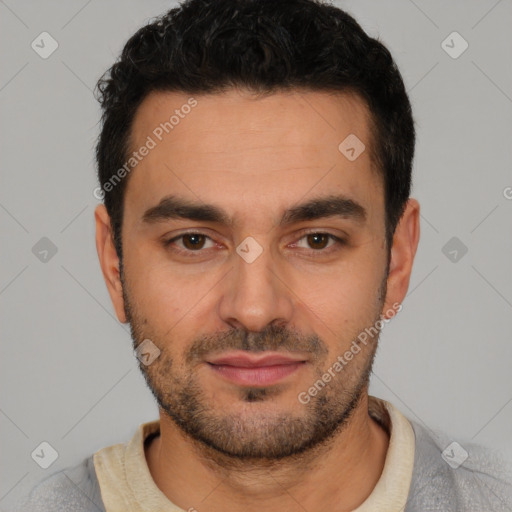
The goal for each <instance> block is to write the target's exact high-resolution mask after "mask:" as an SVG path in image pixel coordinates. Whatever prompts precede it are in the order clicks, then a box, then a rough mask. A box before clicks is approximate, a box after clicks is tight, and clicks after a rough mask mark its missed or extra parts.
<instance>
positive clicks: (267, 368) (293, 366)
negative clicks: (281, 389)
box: [207, 352, 306, 386]
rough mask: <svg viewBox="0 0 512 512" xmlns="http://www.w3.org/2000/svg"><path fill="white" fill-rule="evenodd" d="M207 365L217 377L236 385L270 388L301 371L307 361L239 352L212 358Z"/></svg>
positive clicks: (282, 356) (280, 355)
mask: <svg viewBox="0 0 512 512" xmlns="http://www.w3.org/2000/svg"><path fill="white" fill-rule="evenodd" d="M207 363H208V364H209V366H210V367H211V368H212V370H213V371H215V372H216V374H217V375H219V376H220V377H222V378H224V379H227V380H229V381H231V382H233V383H235V384H239V385H246V386H269V385H272V384H275V383H277V382H278V381H280V380H282V379H284V378H285V377H287V376H288V375H290V374H292V373H294V372H296V371H297V370H299V369H300V368H301V367H302V366H304V365H305V363H306V361H305V360H304V359H301V358H299V357H292V356H288V355H284V354H277V353H274V354H262V355H259V356H255V355H254V354H247V353H243V352H238V353H231V354H226V355H223V356H220V357H217V358H212V359H210V360H209V361H207Z"/></svg>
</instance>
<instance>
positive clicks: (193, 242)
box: [181, 233, 208, 251]
mask: <svg viewBox="0 0 512 512" xmlns="http://www.w3.org/2000/svg"><path fill="white" fill-rule="evenodd" d="M181 238H182V239H183V246H184V247H185V248H187V249H190V250H191V251H194V250H197V249H202V248H203V246H204V244H205V241H206V238H208V237H206V236H205V235H201V234H200V233H190V234H186V235H182V237H181Z"/></svg>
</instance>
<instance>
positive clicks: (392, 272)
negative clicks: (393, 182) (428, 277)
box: [383, 198, 420, 318]
mask: <svg viewBox="0 0 512 512" xmlns="http://www.w3.org/2000/svg"><path fill="white" fill-rule="evenodd" d="M419 239H420V205H419V203H418V201H416V199H412V198H410V199H409V200H408V201H407V204H406V207H405V211H404V213H403V215H402V217H401V219H400V222H399V223H398V225H397V227H396V230H395V233H394V235H393V246H392V248H391V259H390V262H389V274H388V279H387V292H386V300H385V303H384V308H383V311H396V304H397V303H398V304H401V303H402V301H403V300H404V298H405V295H406V293H407V290H408V288H409V280H410V277H411V272H412V264H413V262H414V256H415V255H416V249H417V248H418V242H419ZM393 305H395V307H393ZM383 315H384V317H385V318H389V316H388V315H386V314H385V313H383Z"/></svg>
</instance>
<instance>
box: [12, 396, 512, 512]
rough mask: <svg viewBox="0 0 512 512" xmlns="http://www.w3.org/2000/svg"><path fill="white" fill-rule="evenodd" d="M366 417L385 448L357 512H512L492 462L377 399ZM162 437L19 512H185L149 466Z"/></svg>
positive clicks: (110, 454)
mask: <svg viewBox="0 0 512 512" xmlns="http://www.w3.org/2000/svg"><path fill="white" fill-rule="evenodd" d="M369 413H370V415H371V416H372V418H373V419H374V420H375V421H377V422H378V423H379V424H380V425H381V426H382V428H384V429H385V430H386V431H387V432H388V434H389V447H388V451H387V454H386V459H385V464H384V469H383V471H382V474H381V476H380V478H379V480H378V482H377V484H376V486H375V487H374V489H373V491H372V493H371V494H370V496H368V498H367V499H366V500H365V501H364V502H363V503H362V504H361V505H360V506H359V507H357V508H356V509H355V510H354V512H377V511H379V512H420V511H421V512H430V511H432V512H433V511H439V512H440V511H443V512H450V511H454V512H458V511H460V512H491V511H492V512H512V483H511V482H512V477H511V475H510V473H506V468H505V465H504V463H503V462H500V461H499V460H498V459H497V458H496V454H492V453H491V452H490V451H489V450H487V449H485V448H483V447H480V446H478V445H474V444H469V443H464V444H463V445H462V444H458V443H454V441H453V440H452V439H450V438H449V437H447V436H446V435H445V434H439V433H434V432H432V431H430V430H428V429H427V428H425V427H423V426H421V425H419V424H418V423H416V422H414V421H410V420H408V419H407V418H406V417H405V416H404V415H402V414H401V413H400V411H398V409H396V408H395V407H394V406H393V405H392V404H391V403H389V402H386V401H384V400H381V399H378V398H375V397H369ZM159 430H160V421H159V420H155V421H151V422H148V423H144V424H142V425H140V426H139V428H138V429H137V431H136V433H135V435H134V436H133V438H132V439H131V440H130V441H129V442H128V443H121V444H116V445H113V446H109V447H107V448H103V449H101V450H99V451H97V452H96V453H95V454H94V455H92V456H91V457H88V458H87V459H85V460H84V461H83V462H82V463H81V464H79V465H77V466H75V467H73V468H69V469H65V470H63V471H60V472H58V473H56V474H55V475H52V476H50V477H49V478H47V479H46V480H44V481H43V482H42V483H41V484H39V485H38V486H37V487H36V488H35V489H33V490H32V492H31V493H30V495H29V496H28V499H27V500H26V501H25V502H24V503H23V504H22V505H21V508H19V509H16V510H19V511H20V512H21V511H22V510H23V511H24V512H47V511H48V512H49V511H52V512H64V511H66V512H67V511H73V512H75V511H76V512H149V511H151V512H184V509H181V508H179V507H178V506H176V505H175V504H173V503H172V502H171V501H170V500H169V499H168V498H167V497H166V496H165V495H164V494H163V493H162V491H160V489H159V488H158V487H157V486H156V484H155V482H154V481H153V479H152V477H151V473H150V471H149V468H148V465H147V461H146V458H145V453H144V442H145V440H146V439H147V438H148V437H149V436H153V435H157V434H158V432H159ZM443 452H444V455H443ZM459 463H460V464H459ZM193 505H194V504H191V505H190V508H189V509H187V510H194V509H193ZM202 510H207V505H203V506H202Z"/></svg>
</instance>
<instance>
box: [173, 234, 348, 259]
mask: <svg viewBox="0 0 512 512" xmlns="http://www.w3.org/2000/svg"><path fill="white" fill-rule="evenodd" d="M187 235H201V236H204V237H206V238H207V239H208V240H212V239H211V237H209V236H208V235H206V234H204V233H201V232H200V231H189V232H187V233H182V234H181V235H178V236H175V237H174V238H171V239H169V240H165V241H164V243H163V244H164V247H165V248H167V249H168V248H171V245H172V244H173V243H174V242H175V241H176V240H179V239H181V238H183V237H184V236H187ZM308 235H326V236H327V237H329V239H331V240H333V241H334V242H335V243H334V244H333V245H331V246H330V247H327V248H326V249H309V251H308V252H310V253H311V254H313V255H314V256H323V255H326V254H330V253H331V252H333V251H335V250H338V249H339V247H335V246H336V245H338V246H343V245H346V241H345V240H344V239H343V238H340V237H337V236H335V235H333V234H332V233H326V232H324V231H310V232H307V233H304V234H303V235H302V236H301V237H300V238H299V239H298V240H297V242H298V241H300V240H302V239H303V238H306V237H307V236H308ZM297 242H294V244H296V243H297ZM171 249H172V250H173V251H174V252H176V253H178V254H182V255H184V256H186V257H190V258H194V257H196V255H200V254H201V253H204V252H205V251H207V250H208V249H198V250H197V251H192V250H190V249H182V248H180V247H178V248H176V247H174V248H171Z"/></svg>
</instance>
